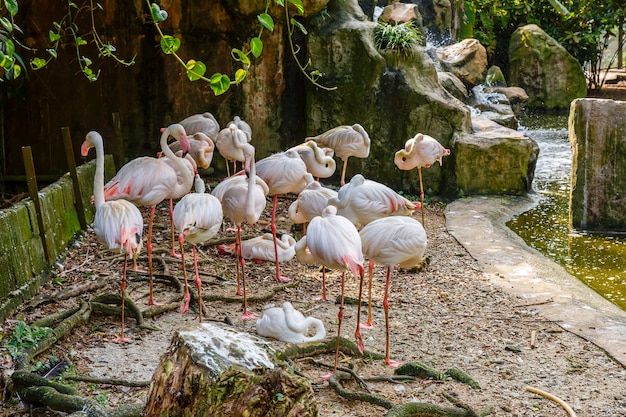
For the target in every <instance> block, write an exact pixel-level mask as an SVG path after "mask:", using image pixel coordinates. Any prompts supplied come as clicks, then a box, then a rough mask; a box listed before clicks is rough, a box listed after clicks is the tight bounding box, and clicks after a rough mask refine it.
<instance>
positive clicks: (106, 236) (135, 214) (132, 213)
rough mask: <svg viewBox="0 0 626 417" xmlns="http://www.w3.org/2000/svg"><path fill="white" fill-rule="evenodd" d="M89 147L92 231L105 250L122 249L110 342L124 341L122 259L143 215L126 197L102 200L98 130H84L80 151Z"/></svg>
mask: <svg viewBox="0 0 626 417" xmlns="http://www.w3.org/2000/svg"><path fill="white" fill-rule="evenodd" d="M90 148H96V172H95V175H94V178H93V196H94V203H95V205H96V214H95V216H94V220H93V230H94V233H95V234H96V236H97V238H98V240H99V241H100V242H102V243H103V244H105V245H106V246H107V247H108V248H109V249H119V250H120V251H121V252H124V267H123V272H122V283H121V285H120V295H121V297H122V332H121V333H120V336H119V337H118V338H116V339H114V340H113V341H114V342H119V343H121V342H128V341H129V340H128V339H127V338H125V337H124V291H125V290H126V259H127V257H128V255H129V254H130V255H131V256H132V257H133V258H135V257H136V256H137V255H138V254H139V251H140V250H141V246H142V244H143V241H142V233H143V218H142V217H141V212H140V211H139V209H138V208H137V206H135V205H134V204H133V203H130V202H128V201H126V200H115V201H106V202H105V201H104V146H103V144H102V136H100V134H99V133H98V132H94V131H91V132H89V133H87V136H86V138H85V141H84V142H83V144H82V146H81V148H80V153H81V155H82V156H87V154H88V153H89V149H90Z"/></svg>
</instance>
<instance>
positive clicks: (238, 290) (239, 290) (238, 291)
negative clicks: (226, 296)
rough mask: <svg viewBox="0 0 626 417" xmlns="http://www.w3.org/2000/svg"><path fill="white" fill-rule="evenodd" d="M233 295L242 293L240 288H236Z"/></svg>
mask: <svg viewBox="0 0 626 417" xmlns="http://www.w3.org/2000/svg"><path fill="white" fill-rule="evenodd" d="M235 295H243V291H241V288H237V291H235Z"/></svg>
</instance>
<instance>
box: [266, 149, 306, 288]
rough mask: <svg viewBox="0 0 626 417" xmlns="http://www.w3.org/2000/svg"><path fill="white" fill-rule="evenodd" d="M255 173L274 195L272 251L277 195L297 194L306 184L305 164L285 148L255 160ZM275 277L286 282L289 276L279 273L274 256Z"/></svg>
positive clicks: (276, 251)
mask: <svg viewBox="0 0 626 417" xmlns="http://www.w3.org/2000/svg"><path fill="white" fill-rule="evenodd" d="M256 170H257V174H258V176H259V177H260V178H262V179H263V181H265V183H266V184H267V186H268V187H269V190H270V191H269V194H270V195H273V196H274V201H273V204H272V235H273V236H274V252H275V253H276V254H277V255H278V250H277V249H276V246H277V242H276V205H277V204H278V196H279V195H280V194H285V193H296V194H298V193H299V192H300V191H302V189H303V188H304V187H305V186H306V173H307V171H306V165H305V163H304V161H302V159H301V158H300V155H298V153H297V152H296V151H293V150H287V151H285V152H280V153H276V154H273V155H270V156H268V157H267V158H263V159H261V160H260V161H259V162H257V166H256ZM276 279H277V280H278V281H280V282H288V281H289V278H287V277H283V276H282V275H281V274H280V261H279V260H278V256H276Z"/></svg>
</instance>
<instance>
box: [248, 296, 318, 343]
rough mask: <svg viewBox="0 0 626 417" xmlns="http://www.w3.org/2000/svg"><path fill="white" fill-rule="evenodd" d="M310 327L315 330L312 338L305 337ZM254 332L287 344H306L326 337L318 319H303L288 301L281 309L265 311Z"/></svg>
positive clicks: (273, 308) (274, 308)
mask: <svg viewBox="0 0 626 417" xmlns="http://www.w3.org/2000/svg"><path fill="white" fill-rule="evenodd" d="M310 327H313V328H314V329H315V334H314V335H313V336H308V335H307V334H308V331H309V328H310ZM256 332H257V333H258V334H259V335H260V336H263V337H272V338H274V339H277V340H280V341H282V342H287V343H306V342H312V341H315V340H322V339H324V338H325V337H326V329H325V328H324V323H323V322H322V321H321V320H320V319H316V318H315V317H304V315H303V314H302V313H301V312H299V311H298V310H296V309H295V308H294V307H293V305H292V304H291V303H290V302H289V301H286V302H284V303H283V306H282V307H271V308H268V309H266V310H265V311H264V312H263V315H262V316H261V318H259V319H258V320H257V321H256Z"/></svg>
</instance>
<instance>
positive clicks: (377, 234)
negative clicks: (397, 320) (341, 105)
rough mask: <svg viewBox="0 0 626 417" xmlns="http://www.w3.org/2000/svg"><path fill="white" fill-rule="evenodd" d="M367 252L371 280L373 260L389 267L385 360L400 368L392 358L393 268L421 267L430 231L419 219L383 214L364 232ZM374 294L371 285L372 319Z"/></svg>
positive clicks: (369, 305) (385, 300)
mask: <svg viewBox="0 0 626 417" xmlns="http://www.w3.org/2000/svg"><path fill="white" fill-rule="evenodd" d="M359 234H360V235H361V241H362V245H363V254H364V255H365V256H366V257H367V258H369V259H370V282H371V274H372V268H371V267H372V265H371V262H372V261H373V262H376V263H380V264H383V265H385V266H386V267H387V279H386V281H385V296H384V299H383V307H384V309H385V336H386V341H385V362H386V363H387V365H389V366H391V367H394V368H395V367H397V366H398V362H396V361H392V360H391V359H390V358H389V284H390V277H391V268H393V267H394V266H395V265H399V266H400V267H401V268H412V267H414V266H419V265H421V264H422V263H423V261H424V252H425V251H426V243H427V239H426V231H425V230H424V227H422V225H421V224H420V222H418V221H417V220H415V219H413V218H411V217H407V216H392V217H383V218H381V219H378V220H374V221H373V222H371V223H368V224H367V225H366V226H365V227H363V229H361V231H360V232H359ZM371 297H372V293H371V287H370V294H369V304H368V320H369V321H370V322H371V315H372V313H371V305H372V299H371Z"/></svg>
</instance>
